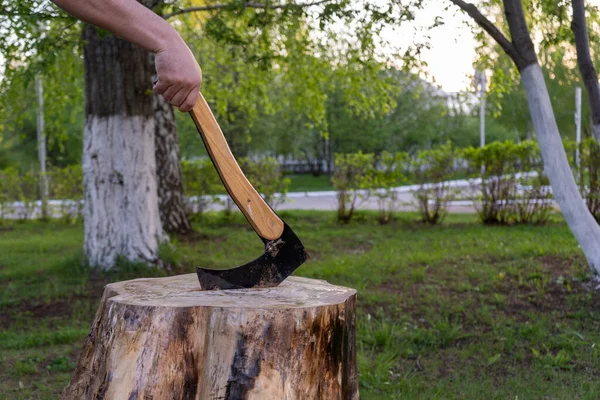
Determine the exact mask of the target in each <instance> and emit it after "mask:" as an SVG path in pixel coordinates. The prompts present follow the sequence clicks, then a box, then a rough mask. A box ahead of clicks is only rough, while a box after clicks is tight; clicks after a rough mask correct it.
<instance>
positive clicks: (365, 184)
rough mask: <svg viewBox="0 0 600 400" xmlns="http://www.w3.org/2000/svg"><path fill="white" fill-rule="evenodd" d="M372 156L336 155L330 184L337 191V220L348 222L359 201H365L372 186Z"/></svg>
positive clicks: (358, 154) (359, 153) (373, 166)
mask: <svg viewBox="0 0 600 400" xmlns="http://www.w3.org/2000/svg"><path fill="white" fill-rule="evenodd" d="M374 168H375V165H374V157H373V154H363V153H361V152H358V153H354V154H336V155H335V171H334V173H333V175H332V177H331V184H332V186H333V188H334V189H335V190H336V191H337V201H338V206H337V219H338V221H341V222H350V220H351V219H352V217H353V216H354V212H355V211H356V207H357V206H358V201H359V200H364V199H366V198H367V197H368V196H369V194H368V190H369V189H372V188H373V185H374V180H373V178H374V176H373V175H374V174H373V171H374Z"/></svg>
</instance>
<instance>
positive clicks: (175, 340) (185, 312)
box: [144, 309, 200, 400]
mask: <svg viewBox="0 0 600 400" xmlns="http://www.w3.org/2000/svg"><path fill="white" fill-rule="evenodd" d="M193 324H194V318H193V316H192V315H191V313H190V310H189V309H181V310H179V311H178V312H177V315H176V316H175V317H174V318H173V326H174V327H173V330H172V331H171V332H172V333H171V337H170V340H171V341H172V343H171V344H170V345H169V347H171V346H174V347H175V348H176V349H178V350H177V352H176V353H173V355H174V356H175V357H181V358H180V360H181V361H180V362H178V363H177V364H178V365H177V369H178V371H180V373H181V375H183V379H181V375H179V376H180V377H179V378H177V377H175V380H176V384H175V385H174V390H173V398H174V399H182V400H193V399H195V398H196V394H197V392H198V384H199V380H200V372H199V368H198V362H197V360H196V356H195V353H194V349H193V348H190V343H189V338H188V336H189V332H190V326H191V325H193ZM192 330H193V329H192ZM145 398H146V397H144V399H145Z"/></svg>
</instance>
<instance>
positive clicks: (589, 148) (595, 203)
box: [578, 138, 600, 222]
mask: <svg viewBox="0 0 600 400" xmlns="http://www.w3.org/2000/svg"><path fill="white" fill-rule="evenodd" d="M579 154H580V160H581V161H580V162H581V167H580V169H579V171H578V176H579V190H580V191H581V195H582V196H583V198H584V199H585V202H586V205H587V208H588V209H589V210H590V212H591V213H592V215H593V216H594V218H595V219H596V221H598V222H600V146H599V145H598V142H597V141H596V139H594V138H587V139H585V140H584V141H583V142H582V143H581V145H580V148H579Z"/></svg>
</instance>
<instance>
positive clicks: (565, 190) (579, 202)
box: [521, 63, 600, 275]
mask: <svg viewBox="0 0 600 400" xmlns="http://www.w3.org/2000/svg"><path fill="white" fill-rule="evenodd" d="M521 82H522V83H523V87H524V88H525V93H526V94H527V102H528V103H529V110H530V113H531V119H532V120H533V126H534V128H535V132H536V136H537V141H538V143H539V146H540V152H541V153H542V159H543V160H544V172H545V173H546V175H547V176H548V179H549V180H550V184H551V186H552V193H553V195H554V199H555V200H556V202H557V203H558V205H559V206H560V210H561V212H562V214H563V216H564V218H565V220H566V221H567V225H568V226H569V228H570V229H571V232H573V235H575V238H576V239H577V241H578V242H579V244H580V245H581V248H582V250H583V252H584V254H585V256H586V258H587V260H588V262H589V264H590V267H591V268H592V271H593V272H594V273H595V274H596V275H598V274H600V226H598V223H597V222H596V220H595V219H594V217H593V216H592V214H591V213H590V211H589V210H588V208H587V206H586V204H585V202H584V200H583V198H582V197H581V194H580V193H579V189H578V187H577V184H576V183H575V178H574V177H573V172H572V171H571V167H570V166H569V162H568V161H567V154H566V153H565V148H564V146H563V142H562V138H561V137H560V133H559V131H558V126H557V125H556V119H555V118H554V111H553V110H552V104H551V103H550V95H549V94H548V89H547V88H546V82H545V81H544V75H543V73H542V69H541V67H540V66H539V64H537V63H536V64H532V65H530V66H528V67H526V68H525V69H524V70H522V71H521Z"/></svg>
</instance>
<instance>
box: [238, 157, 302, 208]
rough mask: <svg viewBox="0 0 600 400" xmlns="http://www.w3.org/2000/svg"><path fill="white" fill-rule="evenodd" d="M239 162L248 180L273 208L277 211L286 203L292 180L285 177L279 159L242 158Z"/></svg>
mask: <svg viewBox="0 0 600 400" xmlns="http://www.w3.org/2000/svg"><path fill="white" fill-rule="evenodd" d="M238 162H239V163H240V166H241V168H242V170H243V171H244V173H245V174H246V177H247V178H248V180H249V181H250V182H251V183H252V185H253V186H254V187H255V188H256V190H257V191H258V192H259V193H260V194H261V195H262V196H263V198H264V199H265V201H266V202H267V203H269V205H270V206H271V207H273V208H274V209H275V208H277V206H278V205H280V204H282V203H283V202H285V196H286V195H287V192H288V188H289V187H290V183H291V180H290V178H287V177H284V176H283V172H282V171H281V166H280V165H279V162H278V161H277V159H275V158H273V157H267V158H263V159H260V160H252V161H250V160H249V159H247V158H242V159H239V160H238Z"/></svg>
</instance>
